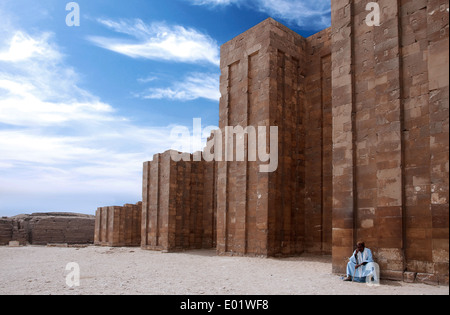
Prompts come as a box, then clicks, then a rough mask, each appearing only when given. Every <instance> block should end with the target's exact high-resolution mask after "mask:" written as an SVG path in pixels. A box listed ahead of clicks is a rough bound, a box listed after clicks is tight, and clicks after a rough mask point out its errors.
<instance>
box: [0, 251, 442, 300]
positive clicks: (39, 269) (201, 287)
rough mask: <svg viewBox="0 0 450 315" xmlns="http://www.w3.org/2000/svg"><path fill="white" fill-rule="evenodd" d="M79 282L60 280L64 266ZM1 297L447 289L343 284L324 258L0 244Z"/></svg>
mask: <svg viewBox="0 0 450 315" xmlns="http://www.w3.org/2000/svg"><path fill="white" fill-rule="evenodd" d="M70 262H76V263H77V264H78V265H79V267H80V286H78V287H73V288H70V287H69V286H68V285H67V284H66V277H67V276H68V275H69V274H70V272H71V271H70V270H69V271H66V265H67V264H68V263H70ZM0 294H1V295H9V294H15V295H17V294H18V295H66V294H67V295H78V294H81V295H89V294H96V295H98V294H100V295H106V294H108V295H119V294H126V295H128V294H133V295H135V294H136V295H141V294H146V295H304V294H308V295H335V294H343V295H353V294H360V295H378V294H379V295H385V294H387V295H423V294H425V295H448V294H449V287H446V286H444V287H442V286H441V287H438V286H428V285H425V284H407V283H400V282H394V281H392V282H391V281H382V282H381V285H380V286H378V287H370V286H368V285H366V284H357V283H348V282H343V281H341V280H340V278H339V276H337V275H334V274H332V273H331V262H330V257H315V256H314V257H313V256H305V257H298V258H289V259H263V258H248V257H222V256H216V254H215V251H191V252H184V253H170V254H168V253H161V252H151V251H144V250H141V249H139V248H109V247H94V246H90V247H86V248H60V247H36V246H28V247H19V248H12V247H0Z"/></svg>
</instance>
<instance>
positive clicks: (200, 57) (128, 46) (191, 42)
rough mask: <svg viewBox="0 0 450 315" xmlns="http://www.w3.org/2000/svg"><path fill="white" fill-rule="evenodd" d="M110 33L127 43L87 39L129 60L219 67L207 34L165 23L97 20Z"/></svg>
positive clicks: (216, 52) (117, 40) (216, 46)
mask: <svg viewBox="0 0 450 315" xmlns="http://www.w3.org/2000/svg"><path fill="white" fill-rule="evenodd" d="M98 22H99V23H101V24H103V25H104V26H106V27H108V28H110V29H111V30H113V31H115V32H117V33H122V34H126V35H129V36H130V37H131V38H130V39H122V38H108V37H98V36H90V37H89V38H88V39H89V40H90V41H91V42H93V43H94V44H95V45H97V46H100V47H102V48H105V49H108V50H111V51H114V52H117V53H120V54H123V55H126V56H128V57H131V58H145V59H152V60H165V61H174V62H184V63H208V64H213V65H215V66H218V65H219V64H220V57H219V50H220V49H219V46H218V44H217V42H216V41H215V40H214V39H212V38H211V37H210V36H208V35H207V34H204V33H202V32H200V31H198V30H195V29H193V28H186V27H184V26H180V25H167V24H165V23H152V24H149V25H148V24H145V23H144V22H143V21H142V20H140V19H136V20H133V21H126V20H120V21H118V22H117V21H112V20H105V19H99V20H98Z"/></svg>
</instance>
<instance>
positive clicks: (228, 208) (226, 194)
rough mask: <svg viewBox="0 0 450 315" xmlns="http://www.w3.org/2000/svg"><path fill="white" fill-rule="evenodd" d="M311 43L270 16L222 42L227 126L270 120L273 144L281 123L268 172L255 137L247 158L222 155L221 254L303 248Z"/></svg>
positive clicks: (264, 124) (254, 124) (288, 251)
mask: <svg viewBox="0 0 450 315" xmlns="http://www.w3.org/2000/svg"><path fill="white" fill-rule="evenodd" d="M305 45H306V41H305V40H304V39H303V38H302V37H301V36H299V35H298V34H296V33H294V32H292V31H291V30H289V29H287V28H286V27H284V26H282V25H281V24H279V23H277V22H276V21H274V20H272V19H268V20H266V21H264V22H262V23H261V24H259V25H257V26H256V27H254V28H252V29H250V30H249V31H247V32H245V33H244V34H242V35H240V36H238V37H237V38H235V39H233V40H231V41H230V42H228V43H226V44H225V45H223V46H222V48H221V70H222V76H221V94H222V98H221V101H220V123H219V125H220V129H221V131H222V133H223V134H225V131H226V127H236V126H241V127H243V128H246V127H248V126H251V127H254V128H255V129H256V130H258V127H265V128H266V132H267V140H266V143H269V136H268V135H269V128H270V126H278V127H279V129H278V133H279V143H278V150H279V155H278V168H277V171H275V172H273V173H263V172H261V171H260V166H261V165H263V164H266V163H262V162H261V161H260V159H257V161H256V162H255V161H251V160H250V161H249V158H248V148H249V141H252V140H248V138H249V137H247V140H246V143H245V150H244V151H245V157H244V161H236V159H232V160H233V161H229V160H228V161H227V160H223V161H220V162H218V183H217V189H218V191H217V199H218V200H217V218H218V219H217V232H218V235H217V250H218V252H219V253H221V254H232V255H233V254H237V255H262V256H273V255H279V254H284V255H290V254H295V253H300V252H301V251H302V250H303V242H302V233H301V231H300V229H301V221H302V219H303V218H302V212H301V211H300V202H301V200H300V199H301V197H300V196H299V194H296V193H294V192H296V191H298V190H299V189H300V187H301V184H302V179H301V178H300V174H301V172H300V169H301V168H302V167H304V165H302V162H301V155H302V154H304V152H303V148H304V146H303V145H301V141H302V139H301V136H300V133H299V132H298V126H299V125H301V121H300V119H301V116H300V113H301V106H302V100H301V98H302V90H301V88H300V86H301V82H300V80H301V76H302V74H303V75H304V68H303V65H304V60H303V58H304V55H303V53H302V52H303V51H302V50H304V49H305ZM228 137H230V136H228ZM257 138H258V143H260V142H261V140H263V139H262V137H261V136H260V135H258V136H257ZM250 139H251V138H250ZM224 140H225V139H224ZM224 142H225V141H224Z"/></svg>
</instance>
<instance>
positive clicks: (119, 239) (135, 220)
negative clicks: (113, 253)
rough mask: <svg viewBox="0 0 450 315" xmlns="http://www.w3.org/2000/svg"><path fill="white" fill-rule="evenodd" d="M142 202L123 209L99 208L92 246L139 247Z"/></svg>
mask: <svg viewBox="0 0 450 315" xmlns="http://www.w3.org/2000/svg"><path fill="white" fill-rule="evenodd" d="M141 216H142V202H138V203H137V204H126V205H124V206H123V207H116V206H111V207H101V208H98V209H97V211H96V215H95V234H94V244H95V245H99V246H111V247H123V246H130V247H131V246H140V243H141Z"/></svg>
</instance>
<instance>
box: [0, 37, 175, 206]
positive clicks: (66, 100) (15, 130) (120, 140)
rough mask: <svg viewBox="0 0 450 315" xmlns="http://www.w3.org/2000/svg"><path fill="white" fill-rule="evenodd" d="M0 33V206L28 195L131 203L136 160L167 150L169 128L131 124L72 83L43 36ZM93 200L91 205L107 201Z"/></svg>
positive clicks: (136, 190)
mask: <svg viewBox="0 0 450 315" xmlns="http://www.w3.org/2000/svg"><path fill="white" fill-rule="evenodd" d="M3 35H4V37H3V42H0V173H1V174H2V175H1V176H0V197H1V204H0V211H2V210H3V209H4V207H5V206H9V207H11V208H13V206H14V203H15V202H17V201H18V199H17V198H21V199H23V198H25V199H26V198H27V196H32V195H33V194H36V192H39V193H40V194H41V195H42V196H46V197H45V198H58V196H61V195H63V194H66V195H67V196H78V197H72V198H74V199H76V198H80V197H79V196H82V195H83V194H85V193H89V194H91V195H94V197H93V198H99V196H100V195H101V196H111V195H117V196H123V195H126V196H129V198H130V200H129V202H134V201H138V199H139V198H140V190H141V189H140V185H141V172H142V162H143V161H146V160H149V159H151V157H152V156H153V154H154V153H157V152H162V151H164V150H166V149H169V147H168V140H167V139H169V136H170V131H171V126H166V127H158V128H152V127H141V126H138V125H135V124H133V122H131V121H129V119H127V118H125V117H121V116H119V115H118V114H117V113H116V111H115V108H114V107H113V106H112V105H111V104H107V103H104V102H102V101H101V100H100V99H99V98H98V97H96V96H95V95H92V94H91V93H90V92H89V91H87V90H84V89H82V88H80V87H79V84H78V77H79V76H78V75H77V72H76V70H75V69H73V68H72V67H70V66H69V65H67V64H66V62H65V56H64V55H63V54H62V53H61V49H60V48H59V47H58V46H57V45H56V44H55V43H54V38H53V35H52V34H51V33H40V34H37V35H30V34H28V33H26V32H24V31H22V30H18V29H11V30H10V31H9V32H6V31H5V30H3ZM25 48H26V51H23V49H25ZM95 195H97V197H95ZM18 196H19V197H18ZM133 196H135V198H134V197H133ZM30 198H32V197H30ZM33 198H34V197H33ZM74 199H72V200H74ZM134 199H136V200H134ZM96 200H97V201H98V202H99V206H100V205H105V204H108V202H113V201H111V200H105V201H104V203H103V201H100V199H96ZM68 207H70V205H68ZM43 210H46V209H43ZM59 210H61V211H63V210H73V209H71V208H69V209H59ZM87 210H91V211H92V210H94V209H84V211H87Z"/></svg>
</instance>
